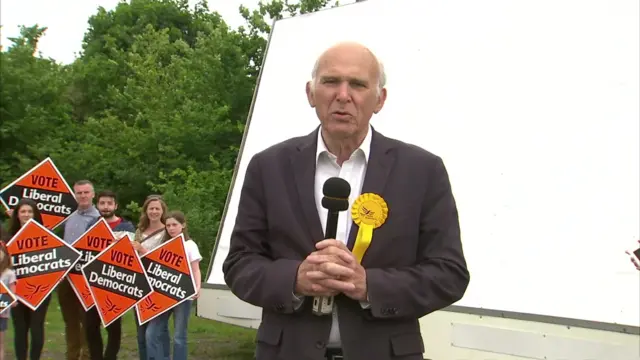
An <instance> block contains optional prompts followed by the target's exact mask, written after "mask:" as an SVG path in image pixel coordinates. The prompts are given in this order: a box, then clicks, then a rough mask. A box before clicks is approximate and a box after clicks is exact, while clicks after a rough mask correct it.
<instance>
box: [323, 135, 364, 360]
mask: <svg viewBox="0 0 640 360" xmlns="http://www.w3.org/2000/svg"><path fill="white" fill-rule="evenodd" d="M371 132H372V130H371V127H369V129H368V131H367V136H366V137H365V138H364V141H363V142H362V144H361V145H360V147H359V148H357V149H356V150H355V151H354V152H353V154H351V157H350V158H349V159H348V160H346V161H345V162H344V163H342V166H340V165H338V158H337V157H336V156H335V155H334V154H332V153H330V152H329V150H328V149H327V146H326V145H325V143H324V140H323V139H322V131H318V146H317V150H316V176H315V189H314V190H315V198H316V208H317V210H318V215H319V216H320V222H321V223H322V229H326V226H327V209H325V208H323V207H322V198H323V197H324V194H323V193H322V187H323V186H324V182H325V181H327V179H329V178H331V177H340V178H342V179H344V180H346V181H347V182H348V183H349V185H350V186H351V194H350V195H349V209H347V210H346V211H341V212H340V213H339V216H338V227H337V231H336V240H338V241H342V242H344V244H345V245H346V244H347V242H348V240H349V232H350V231H351V225H352V224H353V219H352V218H351V206H353V202H354V201H355V200H356V199H357V198H358V196H360V192H361V191H362V184H363V183H364V177H365V174H366V172H367V163H368V161H369V153H370V151H371ZM361 305H362V306H363V307H367V306H368V304H364V303H363V304H361ZM332 316H333V324H332V326H331V333H330V335H329V341H328V345H327V346H328V347H330V348H339V347H341V342H340V328H339V327H338V307H337V306H336V303H334V306H333V315H332Z"/></svg>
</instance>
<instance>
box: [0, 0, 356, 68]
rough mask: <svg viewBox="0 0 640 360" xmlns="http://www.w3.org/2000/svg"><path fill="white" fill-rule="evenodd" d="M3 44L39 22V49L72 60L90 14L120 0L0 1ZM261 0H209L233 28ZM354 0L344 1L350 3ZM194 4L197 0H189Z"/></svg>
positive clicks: (211, 5) (241, 21) (62, 58)
mask: <svg viewBox="0 0 640 360" xmlns="http://www.w3.org/2000/svg"><path fill="white" fill-rule="evenodd" d="M0 1H1V3H0V23H1V24H2V30H1V31H2V38H1V39H0V41H1V43H2V46H3V47H6V46H7V45H9V42H8V40H7V38H9V37H15V36H17V35H18V34H19V28H18V26H19V25H26V26H31V25H34V24H38V25H40V26H46V27H48V30H47V32H46V33H45V36H44V37H43V38H42V39H41V40H40V44H39V50H40V51H41V52H42V55H43V56H44V57H52V58H54V59H56V60H57V61H60V62H63V63H69V62H72V61H73V59H74V58H75V57H76V54H77V53H78V52H79V51H80V50H81V46H82V38H83V36H84V33H85V32H86V30H87V20H88V19H89V16H91V15H93V14H95V12H96V10H97V8H98V7H99V6H102V7H104V8H105V9H107V10H111V9H113V8H115V6H116V5H117V4H118V3H119V2H120V0H0ZM258 2H259V0H209V1H208V3H209V9H211V10H215V11H217V12H219V13H220V14H221V15H222V16H223V18H224V20H225V21H226V22H227V24H229V25H230V26H232V27H234V28H235V27H237V26H239V25H243V24H244V19H243V18H242V17H241V16H240V14H239V13H238V8H239V7H240V5H245V6H246V7H248V8H249V9H254V8H256V7H257V4H258ZM347 2H352V1H342V2H341V3H347ZM189 3H190V4H191V5H194V4H196V3H197V0H189Z"/></svg>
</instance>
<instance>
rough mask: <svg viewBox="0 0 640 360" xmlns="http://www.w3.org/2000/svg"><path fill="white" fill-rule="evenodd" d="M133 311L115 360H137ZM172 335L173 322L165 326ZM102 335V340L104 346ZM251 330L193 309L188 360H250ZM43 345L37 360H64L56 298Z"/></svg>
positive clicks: (9, 343)
mask: <svg viewBox="0 0 640 360" xmlns="http://www.w3.org/2000/svg"><path fill="white" fill-rule="evenodd" d="M134 321H135V320H134V311H133V310H130V311H128V312H127V313H126V314H125V315H124V316H123V319H122V345H121V347H120V353H119V354H118V358H119V359H123V360H137V359H138V343H137V341H136V326H135V322H134ZM169 328H170V330H171V331H173V321H171V322H170V323H169ZM12 330H13V329H12V326H11V322H9V329H8V331H7V336H6V339H5V349H6V350H5V351H6V357H7V359H13V358H14V349H13V331H12ZM106 336H107V335H106V331H104V329H103V339H104V341H105V343H106ZM254 338H255V330H251V329H244V328H240V327H237V326H231V325H227V324H224V323H220V322H217V321H213V320H207V319H203V318H199V317H196V316H195V305H194V308H193V310H192V311H191V319H189V337H188V342H189V359H191V360H204V359H207V360H208V359H216V360H253V358H254V349H255V345H254ZM45 339H46V340H45V345H44V351H43V354H42V357H41V360H60V359H65V349H66V345H65V344H66V342H65V337H64V322H63V321H62V313H61V312H60V307H59V305H58V299H57V294H53V296H52V299H51V304H50V305H49V311H48V312H47V320H46V325H45Z"/></svg>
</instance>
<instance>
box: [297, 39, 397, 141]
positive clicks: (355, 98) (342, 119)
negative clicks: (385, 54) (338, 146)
mask: <svg viewBox="0 0 640 360" xmlns="http://www.w3.org/2000/svg"><path fill="white" fill-rule="evenodd" d="M378 79H379V66H378V63H377V62H376V60H375V58H374V56H373V55H372V54H371V53H370V52H369V51H368V50H367V49H365V48H362V47H357V46H354V45H342V46H338V47H335V48H332V49H330V50H328V51H327V52H325V54H323V56H322V57H321V58H320V61H319V63H318V69H317V74H316V82H315V86H314V84H313V83H311V82H309V83H307V97H308V100H309V104H310V105H311V106H312V107H315V109H316V114H317V115H318V118H319V119H320V122H321V124H322V127H323V129H324V130H325V131H326V132H328V133H329V134H330V135H332V136H334V137H336V138H348V137H351V136H354V135H356V134H359V133H363V132H366V129H367V127H368V126H369V120H370V119H371V116H372V115H373V114H374V113H378V112H379V111H380V110H381V109H382V106H383V105H384V101H385V99H386V95H387V93H386V89H382V90H381V91H380V93H378Z"/></svg>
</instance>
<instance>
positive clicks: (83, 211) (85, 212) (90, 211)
mask: <svg viewBox="0 0 640 360" xmlns="http://www.w3.org/2000/svg"><path fill="white" fill-rule="evenodd" d="M97 211H98V209H96V207H95V205H91V206H89V207H88V208H86V209H80V208H78V214H80V215H91V214H93V213H95V212H97Z"/></svg>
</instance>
